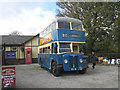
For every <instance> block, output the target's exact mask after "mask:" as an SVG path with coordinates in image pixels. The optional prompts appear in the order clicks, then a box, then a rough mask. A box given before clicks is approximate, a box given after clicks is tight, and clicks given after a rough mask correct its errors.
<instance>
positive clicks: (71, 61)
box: [38, 17, 88, 76]
mask: <svg viewBox="0 0 120 90" xmlns="http://www.w3.org/2000/svg"><path fill="white" fill-rule="evenodd" d="M38 43H39V46H38V63H39V64H40V66H41V68H43V67H45V68H47V69H49V70H50V71H51V73H52V74H53V75H54V76H58V75H60V73H61V71H62V70H64V71H78V72H79V73H81V74H84V73H85V72H86V70H87V66H88V64H87V61H86V60H83V55H82V54H81V53H80V50H81V48H80V45H81V44H84V43H85V33H84V28H83V25H82V22H81V21H80V20H78V19H74V18H68V17H57V18H55V20H53V22H52V23H51V24H50V25H49V26H48V27H47V28H46V29H45V30H43V31H42V32H41V33H40V38H39V40H38Z"/></svg>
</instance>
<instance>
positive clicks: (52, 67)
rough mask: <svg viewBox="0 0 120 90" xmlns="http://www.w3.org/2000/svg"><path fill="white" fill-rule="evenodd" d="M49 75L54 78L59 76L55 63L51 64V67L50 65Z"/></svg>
mask: <svg viewBox="0 0 120 90" xmlns="http://www.w3.org/2000/svg"><path fill="white" fill-rule="evenodd" d="M51 73H52V74H53V75H54V76H60V71H59V70H58V68H57V62H53V63H52V65H51Z"/></svg>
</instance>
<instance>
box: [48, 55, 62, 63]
mask: <svg viewBox="0 0 120 90" xmlns="http://www.w3.org/2000/svg"><path fill="white" fill-rule="evenodd" d="M50 58H53V59H55V60H56V61H57V64H62V63H63V60H62V55H61V54H60V55H59V54H51V56H50Z"/></svg>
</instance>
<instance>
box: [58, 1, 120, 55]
mask: <svg viewBox="0 0 120 90" xmlns="http://www.w3.org/2000/svg"><path fill="white" fill-rule="evenodd" d="M56 4H57V5H58V6H59V9H58V10H57V11H58V14H57V16H67V17H72V18H76V19H80V20H81V21H82V22H83V25H84V28H85V30H86V33H88V35H87V36H86V42H87V43H86V50H87V53H91V52H92V51H95V52H96V53H117V54H118V53H120V50H119V49H120V45H119V44H120V2H57V3H56Z"/></svg>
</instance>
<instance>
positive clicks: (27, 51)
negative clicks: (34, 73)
mask: <svg viewBox="0 0 120 90" xmlns="http://www.w3.org/2000/svg"><path fill="white" fill-rule="evenodd" d="M25 56H26V60H25V61H26V64H31V63H32V50H31V48H27V49H25Z"/></svg>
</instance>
